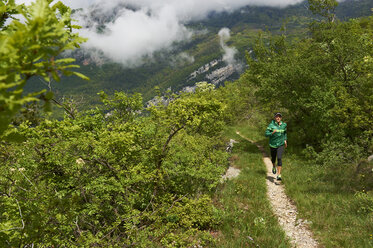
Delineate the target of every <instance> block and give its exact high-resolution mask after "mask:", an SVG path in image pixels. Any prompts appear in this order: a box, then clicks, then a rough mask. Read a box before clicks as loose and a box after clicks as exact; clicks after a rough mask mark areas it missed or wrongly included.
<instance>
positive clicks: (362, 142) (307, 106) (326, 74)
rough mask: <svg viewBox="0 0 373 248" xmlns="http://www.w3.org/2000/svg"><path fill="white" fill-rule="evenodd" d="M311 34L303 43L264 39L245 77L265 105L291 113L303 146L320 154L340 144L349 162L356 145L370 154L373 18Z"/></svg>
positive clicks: (324, 27) (329, 25) (321, 26)
mask: <svg viewBox="0 0 373 248" xmlns="http://www.w3.org/2000/svg"><path fill="white" fill-rule="evenodd" d="M327 9H328V8H327ZM325 11H326V10H325ZM310 31H311V32H310V37H308V38H305V39H303V40H301V41H298V42H290V41H289V40H287V39H286V37H285V36H277V37H269V38H267V39H264V38H260V39H259V40H258V43H257V45H256V48H255V51H254V54H255V57H253V58H252V57H250V56H248V61H249V66H250V70H249V71H248V72H247V74H246V75H247V77H248V78H249V79H250V80H251V81H252V82H253V83H254V84H255V85H256V86H257V87H258V90H257V95H258V96H259V98H260V99H261V102H262V103H266V104H268V105H270V107H271V109H279V108H283V109H285V110H287V111H288V116H289V117H291V122H292V123H291V124H292V131H293V132H296V133H297V137H298V139H299V142H300V143H301V144H303V145H306V144H308V145H312V146H313V147H314V148H315V149H316V150H317V151H321V150H323V149H326V151H329V150H328V147H331V145H330V144H331V143H333V144H341V146H339V147H338V149H337V148H336V147H335V146H333V147H334V148H335V152H336V153H337V150H338V152H340V153H339V154H344V155H343V156H344V157H345V158H347V157H348V158H349V159H350V158H351V157H349V156H347V154H348V152H349V151H348V149H347V147H348V146H350V145H351V144H354V146H356V147H357V148H358V150H361V151H365V152H367V151H368V150H369V149H371V148H370V146H371V140H372V139H371V137H372V134H373V130H372V126H373V122H372V118H371V116H372V105H373V102H372V100H373V98H372V97H373V94H372V88H373V79H372V76H371V71H372V70H373V64H372V59H371V58H372V56H373V45H372V42H371V39H372V35H373V17H370V18H365V19H360V20H350V21H348V22H344V23H342V22H338V21H334V22H333V23H329V22H328V23H323V22H321V23H317V25H315V24H314V25H312V26H311V29H310ZM369 143H370V145H369ZM343 146H345V149H343V148H342V147H343ZM340 149H341V150H340ZM351 154H352V153H351ZM345 155H346V156H345Z"/></svg>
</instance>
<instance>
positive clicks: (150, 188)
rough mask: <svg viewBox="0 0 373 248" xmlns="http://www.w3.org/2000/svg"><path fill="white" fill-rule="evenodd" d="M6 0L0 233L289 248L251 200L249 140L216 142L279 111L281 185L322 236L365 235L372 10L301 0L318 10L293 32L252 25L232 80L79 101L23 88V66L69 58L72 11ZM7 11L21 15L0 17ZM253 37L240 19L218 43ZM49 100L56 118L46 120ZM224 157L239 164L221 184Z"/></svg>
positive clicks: (253, 163) (55, 72)
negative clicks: (352, 15)
mask: <svg viewBox="0 0 373 248" xmlns="http://www.w3.org/2000/svg"><path fill="white" fill-rule="evenodd" d="M7 3H8V4H7V5H4V4H3V5H2V6H3V7H4V6H6V7H5V12H4V13H6V15H3V18H4V20H3V19H1V20H2V21H1V22H0V23H1V33H0V34H1V42H2V46H0V55H1V57H2V58H3V60H2V61H5V62H2V63H1V65H2V67H1V70H2V74H1V75H4V76H1V77H0V79H1V80H2V81H1V84H0V97H1V98H0V103H1V105H0V127H1V129H0V164H1V166H0V193H1V194H0V204H1V206H2V208H0V220H1V221H0V246H2V247H16V246H19V247H31V246H37V247H43V246H44V247H64V246H67V247H194V246H197V247H198V246H202V247H230V245H231V244H235V245H241V246H260V247H261V246H265V247H288V246H289V242H288V240H286V238H285V236H284V233H283V232H282V231H281V230H280V228H279V226H278V225H277V223H276V221H275V219H274V218H272V217H273V215H271V211H270V208H269V206H268V202H267V201H266V199H265V187H264V180H265V173H264V172H263V165H262V164H260V154H259V152H258V153H256V150H255V149H254V147H253V146H251V145H250V144H248V143H245V142H243V141H241V143H239V144H238V145H237V146H236V147H235V148H233V155H232V154H231V153H228V152H227V151H226V150H227V149H226V142H227V140H228V139H229V138H232V136H233V135H234V132H235V130H236V129H239V130H240V131H241V132H242V133H243V134H244V135H245V136H247V137H250V138H252V139H254V140H256V141H258V142H262V143H266V140H265V139H264V137H263V136H262V135H263V128H265V125H266V124H267V122H269V120H270V119H271V117H272V114H273V113H274V112H277V111H281V112H282V113H283V114H284V117H285V118H286V122H287V123H288V126H289V129H288V132H289V135H288V136H289V142H288V143H289V149H288V152H287V154H286V156H285V157H286V159H287V160H285V161H284V164H285V166H288V167H287V168H286V169H285V167H284V183H285V185H286V188H287V191H288V194H290V195H291V197H292V198H293V200H294V201H295V202H296V204H297V207H298V209H299V211H300V214H301V215H302V216H305V217H306V218H307V219H309V220H310V221H312V225H311V229H312V230H313V231H314V234H315V236H316V237H317V238H318V239H319V242H320V243H321V245H324V246H326V247H335V246H338V247H370V246H372V245H373V243H372V234H373V226H372V223H373V195H372V192H373V181H372V178H373V165H372V162H368V161H367V157H368V156H369V155H371V154H372V153H373V142H372V136H373V128H372V127H373V123H372V122H373V120H372V118H371V117H372V106H373V92H372V90H373V77H372V75H371V73H372V71H373V43H372V40H373V16H369V17H364V18H358V19H351V20H348V21H339V20H338V19H337V18H336V16H335V11H336V6H337V2H335V1H319V0H309V4H310V10H311V11H312V12H313V14H314V15H316V16H317V17H318V18H317V21H314V22H312V23H311V24H310V25H309V26H308V27H307V29H306V30H305V31H307V32H305V33H306V34H307V36H304V37H303V38H302V39H292V38H291V37H289V36H288V35H290V36H291V35H292V34H291V33H290V34H289V33H288V32H287V30H285V29H282V30H279V31H278V32H276V34H274V33H271V32H269V31H268V32H263V33H261V34H260V35H259V37H257V38H256V39H255V43H254V44H255V45H253V46H252V52H251V53H249V52H246V53H245V55H246V59H247V64H248V69H247V70H246V71H245V73H243V74H242V75H241V77H240V78H239V79H238V80H235V81H234V82H226V83H225V84H224V86H222V87H219V88H216V87H215V86H214V85H212V84H209V83H206V82H202V83H197V85H196V90H195V92H192V93H187V92H178V93H173V92H172V91H158V92H157V94H158V96H156V97H157V98H159V99H162V100H159V102H158V103H157V104H153V105H149V106H147V107H144V101H143V97H142V95H141V94H139V93H133V94H129V93H127V92H119V91H118V92H115V93H112V94H111V93H110V94H108V93H105V92H104V91H100V92H99V93H98V97H99V99H100V102H101V104H99V105H97V107H95V108H90V109H87V110H85V111H78V110H77V107H76V105H75V103H74V101H70V102H67V103H66V102H63V103H61V102H58V101H57V100H56V99H55V98H54V95H53V93H52V92H46V91H42V92H33V93H32V94H31V95H25V94H23V89H24V87H25V85H27V84H28V83H29V80H30V78H31V77H43V79H44V80H45V81H46V82H48V81H51V78H53V80H59V79H60V77H61V74H60V73H59V72H61V71H62V72H64V74H65V75H66V76H69V75H73V74H74V72H72V71H70V70H71V68H75V70H79V69H78V68H77V66H75V65H73V64H72V63H73V62H74V60H73V59H63V60H57V59H56V57H57V56H58V55H59V54H61V53H62V52H63V51H64V50H65V49H67V48H69V49H70V48H72V47H74V46H79V44H81V42H83V41H84V40H83V39H81V38H80V37H79V36H78V35H76V34H74V33H73V32H72V29H73V28H77V27H73V26H71V24H70V14H71V10H70V9H69V8H68V7H66V6H64V5H62V4H60V3H58V4H56V5H51V4H49V3H48V1H46V0H38V1H37V2H36V3H35V4H33V5H31V6H30V7H24V6H22V5H16V4H15V3H14V2H13V1H9V2H7ZM15 14H22V15H24V16H25V17H27V18H29V22H28V23H25V24H23V23H20V22H18V21H13V22H10V24H8V25H5V23H6V20H7V19H8V18H11V17H12V15H15ZM8 23H9V22H8ZM46 24H48V25H46ZM304 28H306V26H304ZM26 31H29V36H24V35H22V34H24V33H25V32H26ZM57 31H58V32H57ZM56 35H57V37H56ZM21 38H24V39H21ZM253 38H254V37H253V36H252V35H251V33H250V32H246V31H245V30H244V29H241V30H239V31H238V30H237V35H236V36H235V37H233V38H232V41H231V42H235V44H238V43H240V42H241V44H242V45H244V42H243V40H244V39H253ZM214 39H216V38H214ZM212 40H213V39H212ZM212 40H211V42H213V41H212ZM15 41H18V42H15ZM21 41H22V42H21ZM207 44H208V43H205V46H208V45H207ZM200 46H201V45H200ZM206 49H207V48H206ZM211 49H213V48H211ZM196 52H197V51H196ZM39 53H40V54H39ZM204 56H206V58H207V56H209V53H207V52H206V54H204ZM25 58H26V59H25ZM25 60H26V61H31V62H29V63H24V61H25ZM208 60H210V58H208V59H206V61H208ZM169 70H171V69H169ZM79 72H81V71H80V70H79ZM83 72H84V70H83ZM75 74H76V75H78V76H80V77H82V78H85V76H84V75H82V74H79V73H75ZM98 74H100V73H98ZM61 83H62V84H63V83H64V82H61ZM144 87H145V86H144ZM95 94H96V92H95ZM52 102H57V103H59V104H60V106H61V107H62V108H63V109H64V111H65V114H64V118H63V119H61V120H56V119H54V118H51V117H50V112H48V109H50V108H48V106H50V104H51V103H52ZM41 103H42V104H44V105H45V107H46V108H45V110H46V112H44V111H42V109H41V107H40V106H38V104H41ZM48 113H49V114H48ZM235 138H236V139H238V137H235ZM229 158H230V161H231V163H233V164H234V165H236V166H237V167H239V168H241V169H242V174H241V175H240V177H239V178H238V179H236V180H237V181H229V182H228V183H224V182H221V181H220V180H221V176H222V175H223V174H224V172H225V170H226V169H227V167H228V166H229ZM304 161H307V162H304ZM287 164H288V165H287ZM304 165H308V167H309V168H307V169H304V168H302V166H304ZM290 169H291V171H290ZM300 170H301V172H300ZM305 182H306V183H305ZM245 186H247V187H246V188H245ZM249 186H250V187H249ZM321 209H322V211H323V213H324V215H322V214H321V213H320V212H321V211H320V210H321ZM335 216H338V218H333V217H335ZM364 227H365V228H364ZM363 228H364V230H362V229H363ZM266 230H268V232H267V231H266ZM269 234H273V235H269ZM271 239H272V240H271Z"/></svg>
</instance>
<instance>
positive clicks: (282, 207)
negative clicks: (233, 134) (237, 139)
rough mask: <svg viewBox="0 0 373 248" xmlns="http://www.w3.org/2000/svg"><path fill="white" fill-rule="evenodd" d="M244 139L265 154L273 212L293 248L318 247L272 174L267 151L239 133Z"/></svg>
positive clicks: (305, 221)
mask: <svg viewBox="0 0 373 248" xmlns="http://www.w3.org/2000/svg"><path fill="white" fill-rule="evenodd" d="M237 134H238V135H240V136H241V137H242V138H244V139H246V140H248V141H250V142H251V143H253V144H255V145H256V146H257V147H258V148H259V150H261V151H262V153H263V162H264V163H265V165H266V168H267V189H268V191H267V195H268V198H269V200H270V202H271V205H272V208H273V211H274V213H275V215H276V216H277V218H278V221H279V223H280V225H281V227H282V228H283V229H284V231H285V233H286V235H287V236H288V237H289V238H290V240H291V244H292V245H293V247H304V248H311V247H318V246H319V245H318V243H317V241H316V240H315V239H314V238H313V237H312V233H311V231H310V230H309V228H308V224H309V222H308V221H307V220H302V219H298V218H297V214H298V212H297V208H296V206H295V205H294V204H293V203H292V202H291V200H290V199H289V197H287V195H286V194H285V188H284V186H283V185H281V183H279V182H278V181H277V180H276V178H275V175H273V174H272V162H271V160H270V158H269V157H268V156H267V154H266V152H265V150H264V148H263V147H261V146H260V145H258V144H256V143H255V142H253V141H251V140H249V139H247V138H246V137H244V136H242V135H241V134H240V133H239V132H237Z"/></svg>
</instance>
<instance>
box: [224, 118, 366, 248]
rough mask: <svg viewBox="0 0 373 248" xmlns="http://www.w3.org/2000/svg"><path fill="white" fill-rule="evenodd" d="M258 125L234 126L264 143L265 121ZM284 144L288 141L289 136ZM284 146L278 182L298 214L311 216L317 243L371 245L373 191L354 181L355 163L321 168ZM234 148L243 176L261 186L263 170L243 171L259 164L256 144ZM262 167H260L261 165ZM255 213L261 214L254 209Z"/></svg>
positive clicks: (293, 149)
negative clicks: (256, 171) (282, 186)
mask: <svg viewBox="0 0 373 248" xmlns="http://www.w3.org/2000/svg"><path fill="white" fill-rule="evenodd" d="M258 126H260V128H258ZM262 126H263V123H259V124H258V121H257V120H256V121H251V122H249V123H244V124H242V125H241V126H240V127H239V129H240V132H241V134H243V135H244V136H246V137H248V138H250V139H252V140H254V141H257V142H259V143H260V144H262V145H264V147H266V146H267V145H268V140H267V139H265V138H264V135H263V133H264V130H265V128H266V126H263V127H262ZM289 136H290V137H291V135H289ZM288 143H289V144H290V145H291V144H292V142H291V138H290V140H289V142H288ZM241 145H242V144H241ZM289 148H290V149H289ZM289 148H288V149H287V151H286V153H285V155H284V157H283V163H284V168H283V171H282V176H283V178H284V180H283V184H285V188H286V193H287V195H288V196H290V198H291V199H292V200H293V201H294V202H295V204H296V206H297V209H298V213H299V214H298V218H302V219H307V220H308V221H311V223H312V224H311V225H310V228H311V230H312V232H313V233H314V236H315V238H316V239H317V240H318V241H319V243H320V245H321V246H322V247H359V248H360V247H362V248H364V247H373V191H370V192H368V193H366V192H365V191H363V190H362V189H363V188H364V187H363V186H362V183H361V182H359V181H358V180H357V177H356V171H355V167H354V166H339V167H333V168H331V167H322V166H319V165H316V164H313V163H312V162H311V161H309V162H308V161H305V159H304V158H302V156H301V155H300V154H299V153H297V151H299V149H298V148H297V147H293V148H291V147H289ZM239 149H240V151H239V156H240V158H241V156H242V159H243V160H244V161H241V162H243V164H247V166H248V168H250V169H246V170H244V175H243V176H244V177H246V176H248V180H250V181H251V183H253V182H252V181H255V182H258V183H259V184H260V185H261V183H262V181H261V178H260V177H262V178H263V180H264V174H262V175H260V176H259V175H258V177H256V176H254V175H252V174H255V173H251V175H248V174H250V173H246V172H245V171H247V172H249V171H250V170H251V171H255V169H251V168H252V166H254V165H251V163H253V162H254V160H253V159H254V158H255V162H254V163H257V164H260V161H259V160H260V158H259V156H260V155H259V153H258V154H255V155H254V153H255V152H254V151H255V149H254V147H252V148H250V145H249V144H248V145H247V147H246V148H239ZM260 165H261V164H260ZM256 166H258V165H256ZM261 170H264V167H262V169H261ZM263 173H264V172H263ZM249 178H250V179H249ZM241 180H243V179H241ZM227 187H229V185H228V186H227ZM249 187H258V186H249ZM260 187H261V186H260ZM250 197H251V196H250ZM263 197H264V196H263ZM255 200H256V198H255ZM262 200H263V199H260V201H262ZM261 204H265V202H262V203H261ZM258 216H262V215H260V214H259V213H258ZM250 218H255V217H254V216H251V217H250ZM272 219H273V218H272ZM276 239H277V238H276ZM258 244H259V245H260V246H261V247H267V244H264V243H260V242H258ZM232 247H233V246H232ZM238 247H239V246H238Z"/></svg>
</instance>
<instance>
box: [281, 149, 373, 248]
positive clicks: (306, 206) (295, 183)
mask: <svg viewBox="0 0 373 248" xmlns="http://www.w3.org/2000/svg"><path fill="white" fill-rule="evenodd" d="M283 175H284V178H286V179H285V185H286V192H287V194H288V195H289V196H290V197H291V198H292V199H293V200H294V201H295V202H296V204H297V207H298V211H299V213H300V218H305V219H307V220H310V221H312V225H311V228H312V230H313V232H314V234H315V236H316V237H317V238H318V239H319V240H320V241H321V243H322V244H323V245H324V246H325V247H373V240H372V235H373V212H372V209H371V210H370V211H369V210H367V209H364V208H363V207H364V205H363V204H364V199H361V197H359V196H364V195H365V194H364V193H363V194H356V191H355V190H354V189H353V188H352V187H351V178H352V177H354V171H353V168H352V167H351V166H350V167H343V166H342V167H339V168H333V169H332V168H324V167H320V166H317V165H314V164H310V163H305V162H304V161H302V160H300V159H299V157H296V156H288V158H287V161H286V170H284V172H283ZM364 198H365V197H364ZM366 199H368V198H366ZM371 199H373V198H371ZM369 204H370V206H371V207H373V206H372V203H369ZM369 212H370V213H369Z"/></svg>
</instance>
